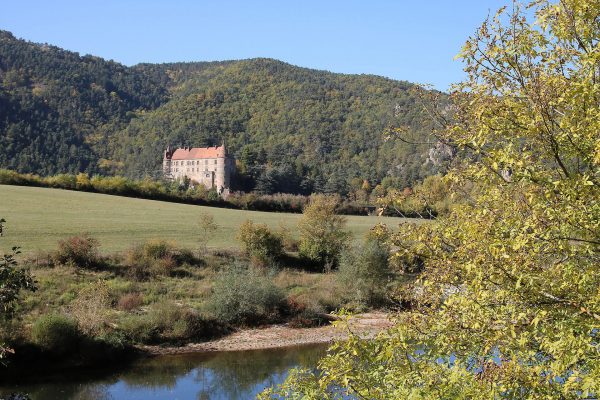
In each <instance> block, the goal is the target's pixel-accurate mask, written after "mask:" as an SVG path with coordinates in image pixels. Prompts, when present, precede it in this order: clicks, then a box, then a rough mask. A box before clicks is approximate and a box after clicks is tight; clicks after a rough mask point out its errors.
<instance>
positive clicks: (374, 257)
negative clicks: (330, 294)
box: [338, 239, 390, 306]
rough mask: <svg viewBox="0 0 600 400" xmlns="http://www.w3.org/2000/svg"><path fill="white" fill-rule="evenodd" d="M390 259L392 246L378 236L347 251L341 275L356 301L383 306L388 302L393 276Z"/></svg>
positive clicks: (341, 265) (348, 291)
mask: <svg viewBox="0 0 600 400" xmlns="http://www.w3.org/2000/svg"><path fill="white" fill-rule="evenodd" d="M388 258H389V249H388V247H387V246H385V245H384V244H382V243H381V242H379V241H377V240H374V239H368V240H367V241H366V242H365V243H364V244H363V245H362V246H360V247H358V248H356V249H353V250H351V251H348V252H346V253H344V255H343V256H342V258H341V262H340V269H339V272H338V277H339V279H340V282H341V283H342V285H343V287H344V288H345V291H346V293H347V294H348V297H349V298H350V299H351V300H352V301H355V302H357V303H358V304H359V305H367V306H376V305H381V304H382V302H384V301H385V294H386V284H387V283H388V281H389V278H390V268H389V262H388Z"/></svg>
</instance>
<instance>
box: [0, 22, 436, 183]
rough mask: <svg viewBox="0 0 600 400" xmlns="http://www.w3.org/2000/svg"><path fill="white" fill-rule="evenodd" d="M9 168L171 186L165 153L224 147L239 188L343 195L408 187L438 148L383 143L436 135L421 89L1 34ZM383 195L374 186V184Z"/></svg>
mask: <svg viewBox="0 0 600 400" xmlns="http://www.w3.org/2000/svg"><path fill="white" fill-rule="evenodd" d="M0 72H1V74H2V79H1V80H0V144H1V145H0V167H4V168H10V169H15V170H17V171H19V172H34V173H40V174H44V175H46V174H55V173H63V172H71V173H75V172H79V171H85V172H88V173H102V174H115V173H119V174H125V175H127V176H129V177H133V178H141V177H143V176H146V175H149V176H152V177H157V176H159V175H160V169H161V161H162V151H163V150H164V148H165V147H166V145H167V144H171V145H175V146H177V145H189V146H203V145H214V144H218V143H221V142H222V141H223V140H225V141H226V143H227V146H228V149H229V150H230V151H231V153H233V154H234V155H235V156H236V158H237V159H238V160H239V163H238V167H239V173H238V175H237V178H238V179H236V182H237V188H240V189H244V190H252V189H256V190H259V191H261V192H263V193H273V192H294V193H305V194H306V193H310V192H313V191H318V192H338V193H345V192H346V191H348V190H349V189H350V181H351V180H352V179H353V178H354V179H356V178H361V179H364V180H368V181H370V182H371V184H372V185H373V184H375V183H378V182H380V181H381V180H382V179H383V178H384V177H386V176H392V177H395V178H397V182H398V185H399V186H408V185H411V184H412V183H413V182H415V181H416V180H419V179H422V178H423V177H425V176H427V175H430V174H431V173H432V172H436V167H434V166H433V165H432V164H431V163H428V162H427V156H428V150H429V147H431V146H430V145H428V144H421V145H412V144H407V143H404V142H401V141H397V142H389V141H388V142H386V143H384V131H385V129H386V127H388V126H390V125H394V126H399V125H401V126H406V127H408V129H409V131H410V132H411V134H412V135H413V136H415V137H418V138H419V139H421V140H419V141H422V142H426V141H427V140H426V138H427V135H428V132H429V131H430V130H431V129H430V127H429V126H428V123H427V122H425V121H426V118H425V117H424V116H423V115H422V113H421V109H422V107H421V105H420V104H419V102H418V99H417V98H416V96H415V95H414V93H413V92H412V88H413V85H412V84H409V83H407V82H399V81H394V80H391V79H386V78H382V77H376V76H369V75H344V74H335V73H330V72H325V71H316V70H311V69H307V68H299V67H295V66H292V65H289V64H286V63H283V62H280V61H276V60H271V59H251V60H242V61H224V62H198V63H170V64H139V65H136V66H134V67H126V66H123V65H121V64H118V63H116V62H114V61H106V60H103V59H101V58H98V57H93V56H89V55H86V56H80V55H78V54H77V53H73V52H68V51H65V50H62V49H59V48H57V47H53V46H48V45H40V44H34V43H29V42H26V41H23V40H18V39H15V38H14V37H13V36H12V35H11V34H10V33H8V32H2V33H0ZM373 186H374V185H373Z"/></svg>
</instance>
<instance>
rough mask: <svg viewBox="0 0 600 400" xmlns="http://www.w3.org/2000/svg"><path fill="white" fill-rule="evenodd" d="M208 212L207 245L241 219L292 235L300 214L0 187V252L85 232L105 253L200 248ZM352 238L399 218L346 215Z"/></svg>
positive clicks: (231, 239)
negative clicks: (161, 246)
mask: <svg viewBox="0 0 600 400" xmlns="http://www.w3.org/2000/svg"><path fill="white" fill-rule="evenodd" d="M201 213H209V214H212V215H213V216H214V218H215V221H216V223H217V224H218V225H219V230H218V231H217V233H216V234H215V237H214V239H212V240H211V241H210V242H209V243H208V245H209V247H213V248H235V247H237V246H238V242H237V241H236V234H237V230H238V227H239V226H240V224H241V223H242V222H244V221H245V220H247V219H251V220H253V221H254V222H257V223H264V224H267V225H268V226H270V227H271V228H273V229H278V228H280V227H281V226H285V227H287V228H288V229H289V230H290V232H291V233H292V234H295V232H296V226H297V223H298V220H299V218H300V217H301V215H298V214H284V213H267V212H258V211H243V210H230V209H222V208H214V207H202V206H194V205H186V204H176V203H168V202H162V201H154V200H143V199H133V198H127V197H119V196H110V195H104V194H96V193H85V192H76V191H68V190H60V189H46V188H35V187H23V186H6V185H0V218H2V217H3V218H5V219H6V220H7V223H6V228H5V232H4V237H1V238H0V251H2V252H6V251H7V250H9V249H10V248H11V247H12V246H16V245H18V246H20V247H21V249H22V251H23V253H24V254H31V253H34V252H36V251H38V250H51V249H54V248H56V243H57V241H58V240H60V239H62V238H65V237H69V236H73V235H77V234H80V233H84V232H85V233H89V234H90V235H92V236H93V237H95V238H97V239H98V240H100V244H101V249H102V251H103V252H111V251H120V250H124V249H126V248H128V247H130V246H131V245H133V244H136V243H140V242H144V241H146V240H148V239H155V238H160V239H167V240H172V241H174V242H175V243H177V244H178V245H180V246H183V247H188V248H192V249H193V248H195V247H197V246H198V235H199V228H198V216H199V215H200V214H201ZM347 221H348V225H347V226H348V229H349V230H350V231H351V232H352V234H353V235H354V237H355V238H356V239H359V238H362V236H363V235H364V234H365V232H366V231H368V230H369V228H371V227H372V226H373V225H375V224H376V223H378V222H381V223H385V224H387V225H388V226H389V227H396V226H397V225H398V224H399V223H401V222H402V219H399V218H391V217H364V216H349V217H347Z"/></svg>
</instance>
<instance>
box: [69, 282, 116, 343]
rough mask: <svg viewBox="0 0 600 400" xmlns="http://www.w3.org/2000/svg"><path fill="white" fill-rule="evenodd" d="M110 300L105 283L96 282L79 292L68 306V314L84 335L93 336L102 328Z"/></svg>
mask: <svg viewBox="0 0 600 400" xmlns="http://www.w3.org/2000/svg"><path fill="white" fill-rule="evenodd" d="M110 300H111V299H110V291H109V289H108V285H107V284H106V282H104V281H97V282H95V283H91V284H89V285H87V286H85V287H84V288H82V289H81V290H80V291H79V293H78V294H77V297H76V298H75V300H73V301H72V302H71V304H70V305H69V309H70V313H71V315H72V316H73V317H75V319H76V320H77V322H78V325H79V327H80V328H81V330H82V331H83V332H84V333H86V334H87V335H90V336H95V335H98V334H99V333H100V332H101V330H102V329H103V328H104V324H105V320H106V313H107V310H108V309H109V307H110V302H111V301H110Z"/></svg>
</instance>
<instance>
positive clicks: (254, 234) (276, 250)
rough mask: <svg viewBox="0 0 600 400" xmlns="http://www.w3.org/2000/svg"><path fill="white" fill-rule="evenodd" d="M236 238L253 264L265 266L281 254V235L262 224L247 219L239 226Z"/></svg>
mask: <svg viewBox="0 0 600 400" xmlns="http://www.w3.org/2000/svg"><path fill="white" fill-rule="evenodd" d="M238 239H239V240H240V241H241V242H242V246H243V248H244V251H245V252H246V254H247V255H249V256H250V257H251V258H252V260H253V262H254V263H255V264H258V265H261V266H265V265H268V264H270V263H272V262H273V261H274V260H276V259H277V258H279V257H281V255H282V254H283V243H282V240H281V237H280V236H278V235H277V234H275V233H273V232H271V230H270V229H269V228H268V227H267V226H266V225H263V224H254V223H253V222H252V221H250V220H247V221H246V222H244V223H243V224H242V225H241V226H240V230H239V233H238Z"/></svg>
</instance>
